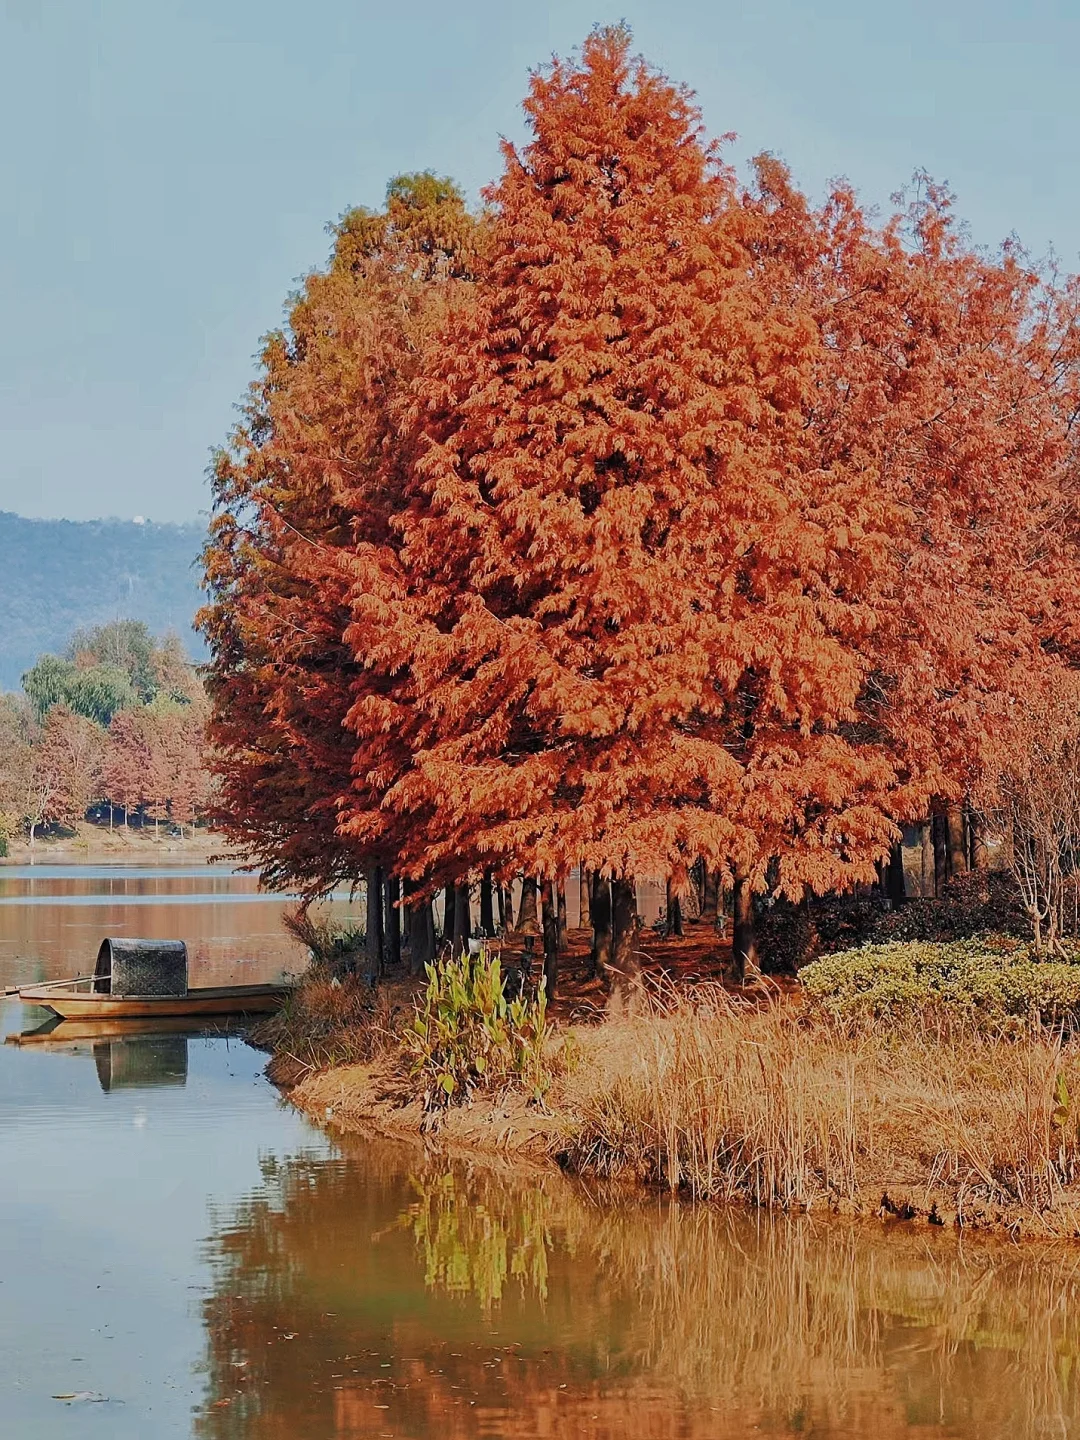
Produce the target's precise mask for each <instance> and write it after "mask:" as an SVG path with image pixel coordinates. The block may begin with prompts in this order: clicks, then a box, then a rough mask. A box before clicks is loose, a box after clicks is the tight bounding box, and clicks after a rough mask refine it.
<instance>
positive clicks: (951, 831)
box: [945, 800, 968, 876]
mask: <svg viewBox="0 0 1080 1440" xmlns="http://www.w3.org/2000/svg"><path fill="white" fill-rule="evenodd" d="M945 837H946V841H947V843H948V847H949V875H950V876H954V875H966V874H967V869H968V859H967V847H966V846H965V845H964V807H963V806H962V805H961V804H959V803H958V802H957V801H955V800H950V801H949V803H948V804H947V805H946V807H945Z"/></svg>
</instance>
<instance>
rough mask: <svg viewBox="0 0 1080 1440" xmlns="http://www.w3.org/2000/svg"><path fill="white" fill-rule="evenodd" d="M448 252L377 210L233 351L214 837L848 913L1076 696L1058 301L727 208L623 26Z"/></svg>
mask: <svg viewBox="0 0 1080 1440" xmlns="http://www.w3.org/2000/svg"><path fill="white" fill-rule="evenodd" d="M525 115H526V120H527V123H528V126H529V131H530V136H529V140H528V143H527V144H526V145H525V146H524V147H523V148H521V149H520V150H519V149H518V148H516V147H514V146H513V145H510V144H509V143H504V145H503V162H504V164H503V173H502V176H501V178H500V179H499V180H498V181H497V182H496V183H495V184H493V185H492V186H491V187H490V188H489V189H488V190H487V191H486V192H485V196H484V199H485V206H486V208H485V211H484V213H483V216H482V217H480V218H476V217H473V216H471V215H470V213H469V212H468V210H467V208H466V206H465V204H464V202H463V200H462V197H461V195H460V193H459V192H458V191H457V190H456V188H455V187H454V186H453V185H452V183H451V182H450V181H448V180H444V179H438V178H437V177H435V176H434V175H431V174H428V173H425V174H422V175H412V176H403V177H399V178H398V179H397V180H394V181H391V183H390V186H389V187H388V191H387V203H386V207H385V209H384V210H383V211H381V212H378V213H373V212H369V211H366V210H355V211H351V212H349V213H348V214H347V215H346V216H345V217H343V219H342V221H341V222H340V223H339V224H338V225H337V226H336V227H335V228H334V232H333V233H334V248H333V252H332V254H331V257H330V263H329V265H328V266H327V268H326V269H325V270H323V271H319V272H316V273H314V274H313V275H311V276H310V277H309V278H308V280H307V281H306V282H305V285H304V287H303V289H302V291H301V293H300V294H299V295H298V296H297V297H296V298H295V300H294V301H293V303H292V305H291V308H290V311H289V316H288V324H287V327H286V328H285V329H284V330H283V331H281V332H278V333H275V334H274V335H271V336H270V337H269V338H268V340H267V342H266V345H265V347H264V350H263V355H262V371H261V375H260V378H259V379H258V380H257V381H256V383H255V385H254V387H253V389H252V392H251V395H250V398H249V404H248V409H247V414H246V419H245V422H244V423H243V424H242V425H241V427H240V428H239V429H238V431H237V432H236V434H235V435H234V436H233V439H232V442H231V444H230V447H229V449H228V450H226V451H224V452H222V454H221V455H220V456H219V458H218V460H217V463H216V466H215V472H214V481H215V493H216V509H215V518H214V522H213V528H212V535H211V539H210V542H209V544H208V547H207V550H206V554H205V562H206V573H207V584H208V588H209V591H210V603H209V605H208V606H207V608H206V610H205V611H204V612H203V618H202V625H203V629H204V632H205V633H206V635H207V638H208V640H209V643H210V647H211V651H212V656H213V658H212V662H211V666H210V672H209V674H210V680H209V687H210V694H211V698H212V702H213V707H214V710H213V722H212V728H213V736H214V740H215V743H216V745H217V747H218V756H219V761H218V763H219V766H220V773H221V778H222V785H223V789H222V810H221V819H222V823H224V825H225V826H226V827H227V828H228V829H229V831H230V833H231V834H233V835H234V836H235V837H236V838H237V839H239V840H241V841H242V842H243V843H244V844H246V845H248V846H249V847H251V849H252V851H253V853H254V855H255V857H256V859H257V861H258V863H260V864H261V865H262V867H263V869H264V872H265V873H266V874H267V875H268V876H269V877H270V878H273V879H281V878H286V877H287V878H289V879H291V880H293V881H296V882H299V883H300V884H301V885H302V886H303V887H305V888H306V889H307V890H308V891H309V892H310V893H316V892H318V891H319V890H320V889H324V888H326V887H328V886H329V885H330V884H332V883H334V882H335V880H337V879H339V878H341V877H342V876H356V875H358V874H359V873H361V872H362V871H364V870H366V869H368V868H369V867H371V866H375V865H377V866H381V867H385V868H386V869H387V870H388V871H390V872H392V873H394V874H395V875H398V876H400V877H402V878H404V879H406V880H408V881H410V882H411V883H412V884H413V885H414V886H415V887H417V891H418V893H421V894H427V893H430V892H431V891H432V890H433V889H434V887H435V886H437V885H444V884H456V883H459V882H461V881H463V880H466V879H468V878H469V877H471V876H475V875H477V874H479V873H482V872H486V873H493V874H495V875H496V876H501V877H503V878H508V877H510V876H511V875H513V874H520V873H523V872H524V873H526V874H529V875H537V874H539V875H544V876H547V877H549V878H551V879H554V880H558V879H560V878H561V877H563V876H565V875H566V874H567V873H568V872H569V870H570V869H571V868H572V867H573V866H575V865H577V864H579V863H580V864H584V865H585V866H586V867H587V868H588V869H590V870H593V871H597V872H599V873H601V874H604V875H607V876H610V877H612V878H613V880H614V881H615V882H617V883H623V882H626V881H628V880H629V878H630V877H632V876H634V875H635V874H641V873H654V874H657V873H658V874H661V875H668V876H670V877H671V878H672V882H673V884H674V886H675V889H676V891H678V889H679V888H681V887H685V885H686V883H687V877H688V875H689V873H690V871H691V868H692V867H694V866H695V865H698V866H700V865H704V866H705V867H706V868H707V869H708V870H709V871H710V872H719V873H720V874H721V875H722V876H724V877H726V879H727V881H728V883H729V884H731V885H733V886H735V887H736V888H737V889H740V890H741V891H742V892H745V894H746V895H748V894H749V892H750V891H763V890H766V889H771V890H772V891H774V892H775V893H777V894H782V895H786V896H788V897H790V898H792V899H798V898H799V897H800V896H801V895H802V894H803V893H804V892H805V891H806V890H807V889H810V890H813V891H817V892H821V891H824V890H827V889H843V888H847V887H850V886H853V885H855V884H857V883H860V882H862V881H866V880H869V879H871V878H873V877H874V876H875V874H876V871H877V867H878V866H879V865H880V863H881V862H882V860H883V859H884V858H885V857H887V856H888V854H889V851H890V848H891V846H892V845H893V844H894V842H895V840H896V838H897V836H898V833H899V831H898V826H899V824H900V823H902V822H904V821H906V820H910V819H914V818H917V817H921V816H924V815H925V814H926V812H927V808H928V806H929V804H930V802H931V799H932V797H935V796H938V797H946V798H948V797H958V796H961V795H963V794H964V793H966V791H967V790H968V789H969V788H970V787H971V786H972V785H973V784H974V783H975V781H976V779H977V777H978V775H979V773H980V772H981V771H982V770H983V769H985V766H986V764H987V763H988V757H989V755H990V753H991V751H992V749H993V746H994V745H995V744H996V743H997V740H998V738H1000V736H1001V735H1002V734H1004V733H1005V732H1006V731H1007V730H1008V729H1009V727H1010V725H1011V724H1012V718H1011V717H1013V716H1014V715H1015V713H1016V707H1017V706H1018V705H1022V704H1023V703H1024V702H1025V699H1027V698H1028V697H1030V696H1031V695H1033V694H1034V693H1038V692H1041V691H1043V690H1047V689H1048V687H1052V686H1053V684H1054V682H1055V676H1056V675H1057V674H1059V672H1061V671H1062V670H1063V669H1064V668H1067V667H1069V666H1071V665H1072V664H1073V663H1074V662H1075V659H1076V655H1077V638H1078V637H1077V604H1078V595H1080V587H1078V586H1077V584H1076V577H1077V573H1078V559H1080V555H1078V543H1080V531H1078V520H1077V516H1078V513H1080V511H1078V506H1077V498H1078V497H1077V486H1078V484H1080V468H1078V465H1077V455H1076V440H1075V433H1074V429H1075V427H1074V424H1073V422H1074V419H1075V416H1076V414H1077V413H1078V405H1077V402H1078V398H1080V389H1078V387H1080V324H1078V311H1077V307H1078V296H1080V292H1078V289H1077V284H1076V282H1075V281H1074V280H1072V279H1069V278H1062V277H1060V276H1059V275H1057V274H1056V273H1054V272H1053V271H1046V270H1040V269H1039V268H1038V267H1036V266H1034V265H1032V264H1031V263H1030V261H1029V260H1028V259H1027V258H1026V257H1025V256H1024V255H1023V254H1022V253H1021V252H1020V251H1019V249H1018V248H1017V247H1016V246H1015V245H1012V244H1010V245H1008V246H1006V247H1004V249H1003V250H1002V251H1001V253H1000V254H998V255H996V256H991V255H986V254H983V253H982V252H978V251H976V250H974V249H973V248H972V247H971V245H970V244H969V242H968V241H967V240H966V239H965V236H964V232H963V229H962V227H961V226H960V225H959V224H958V223H957V222H956V220H955V218H954V215H953V206H952V200H951V197H950V196H949V195H948V193H947V192H945V191H944V190H943V189H941V188H940V187H938V186H935V185H934V184H932V183H931V182H930V181H929V180H927V179H926V177H917V178H916V184H915V189H914V192H913V194H912V195H911V196H910V197H909V200H908V202H906V204H905V205H904V206H903V207H902V208H901V210H900V211H899V213H898V214H897V215H896V216H895V217H893V218H891V219H889V220H888V221H887V222H886V223H885V224H883V225H878V224H875V223H874V222H873V221H872V220H871V219H870V218H869V217H868V216H867V215H866V214H865V212H864V211H863V210H862V209H861V207H860V205H859V202H858V199H857V197H856V196H855V194H854V193H853V192H852V190H851V189H850V188H849V187H847V186H845V185H838V186H836V187H834V188H833V190H832V191H831V193H830V194H829V195H828V196H827V198H826V200H825V202H824V203H823V204H822V205H821V206H818V207H815V206H814V205H812V204H811V203H810V202H809V201H808V200H807V198H806V197H805V196H804V195H803V194H802V193H801V192H800V191H799V190H798V188H797V186H796V185H795V183H794V181H793V180H792V177H791V176H790V175H789V173H788V172H787V170H786V169H785V168H784V167H783V166H782V165H781V164H780V163H779V162H778V161H776V160H775V159H773V158H772V157H769V156H764V157H762V158H761V159H759V161H758V162H757V164H756V166H755V170H754V175H753V177H752V179H751V181H750V182H749V183H746V184H741V183H740V182H739V180H738V177H737V176H736V175H735V173H734V172H733V171H732V170H731V169H730V168H729V167H728V166H727V165H726V164H725V163H724V161H723V159H722V155H721V152H720V148H719V147H718V145H717V144H716V143H715V142H713V141H711V140H709V139H708V137H707V136H706V134H705V132H704V130H703V126H702V122H701V117H700V114H699V112H698V110H697V109H696V107H695V105H694V102H693V98H692V97H691V96H690V94H689V93H688V92H687V91H686V90H685V89H683V88H682V87H680V86H678V85H676V84H673V83H672V82H671V81H669V80H668V79H667V78H666V77H664V76H663V75H661V74H660V73H659V72H657V71H656V70H655V69H654V68H653V67H651V66H650V65H649V64H647V63H646V62H645V61H644V60H642V59H640V58H637V57H635V56H634V54H633V52H632V46H631V40H630V36H629V34H628V33H627V31H626V30H625V29H624V28H623V27H613V28H599V29H597V30H595V31H594V32H593V33H592V34H591V35H590V36H589V37H588V39H587V40H586V42H585V44H584V46H583V47H582V50H581V52H580V55H578V56H574V57H571V58H570V59H566V60H562V59H556V60H555V61H553V62H552V64H551V65H550V66H548V67H546V68H544V69H542V70H540V71H537V72H536V73H535V74H534V75H533V77H532V80H531V83H530V86H529V91H528V95H527V97H526V101H525Z"/></svg>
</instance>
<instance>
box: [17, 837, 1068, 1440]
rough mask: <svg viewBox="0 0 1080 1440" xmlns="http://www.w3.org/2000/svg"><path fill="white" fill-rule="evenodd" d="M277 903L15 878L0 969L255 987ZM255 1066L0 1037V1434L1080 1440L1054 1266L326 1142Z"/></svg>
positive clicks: (265, 975)
mask: <svg viewBox="0 0 1080 1440" xmlns="http://www.w3.org/2000/svg"><path fill="white" fill-rule="evenodd" d="M284 903H285V902H284V901H283V900H282V899H281V898H280V897H272V896H263V895H260V894H259V893H258V892H257V890H256V888H255V885H254V882H253V881H252V880H251V879H250V877H244V876H238V875H235V874H233V873H232V872H230V871H229V870H228V869H227V868H224V867H221V868H216V869H215V868H211V867H198V868H195V867H183V866H174V867H170V868H166V867H161V868H156V867H146V868H143V869H138V870H136V869H133V868H129V869H125V868H124V867H114V866H109V867H91V866H85V867H80V866H70V867H60V866H56V867H49V866H35V867H33V873H30V871H29V870H28V869H17V868H15V867H9V868H7V869H3V870H0V981H2V982H3V983H12V982H13V981H28V980H31V979H51V978H56V977H58V976H60V975H62V974H64V973H65V972H66V971H67V970H71V969H74V968H85V965H86V963H87V960H86V959H84V957H87V958H92V956H93V953H94V951H95V950H96V946H97V943H98V941H99V940H100V939H101V937H102V936H103V935H105V934H128V935H134V934H148V935H157V936H181V937H183V938H186V939H188V941H189V943H190V945H191V950H192V955H193V971H194V976H193V978H194V979H195V980H196V983H210V980H211V978H213V979H214V980H218V981H220V982H221V983H224V982H225V981H227V980H230V979H250V980H263V979H273V978H275V977H276V976H277V975H280V974H281V973H283V972H287V971H289V970H296V969H297V968H298V967H299V965H300V963H301V961H302V957H301V956H300V955H299V954H298V952H297V950H296V948H295V946H293V945H292V943H291V942H290V941H288V940H287V939H286V938H285V937H284V935H283V934H282V933H281V930H280V914H281V910H282V908H283V905H284ZM340 903H341V902H339V904H340ZM76 960H77V961H78V962H79V963H78V964H74V963H73V962H74V961H76ZM44 1018H45V1017H44V1015H43V1014H42V1013H41V1012H34V1011H27V1010H25V1009H24V1008H23V1007H19V1006H14V1005H11V1004H10V1003H9V1004H6V1005H3V1006H2V1007H0V1028H3V1030H4V1032H5V1034H11V1033H17V1032H19V1031H25V1030H31V1029H33V1028H34V1026H35V1024H36V1023H38V1022H40V1021H41V1020H42V1019H44ZM264 1063H265V1057H264V1056H262V1055H260V1054H259V1053H257V1052H256V1051H254V1050H252V1049H251V1048H250V1047H248V1046H247V1045H246V1044H244V1043H243V1042H242V1041H241V1040H238V1039H237V1038H236V1037H230V1036H221V1035H219V1036H213V1035H205V1034H199V1033H186V1034H185V1033H171V1034H169V1033H166V1034H160V1035H142V1034H140V1035H135V1036H132V1037H131V1038H129V1039H126V1040H116V1039H110V1040H94V1038H93V1037H92V1036H91V1037H89V1038H81V1037H80V1038H79V1039H77V1040H74V1041H71V1042H66V1043H65V1042H64V1041H63V1036H62V1027H61V1030H60V1032H57V1033H56V1034H54V1035H53V1036H51V1037H50V1039H49V1041H48V1042H47V1043H29V1044H25V1045H18V1046H16V1045H11V1044H5V1045H3V1046H0V1435H2V1436H4V1437H5V1440H6V1437H8V1436H10V1437H12V1440H61V1437H62V1440H68V1437H71V1440H83V1437H103V1440H105V1437H108V1440H136V1437H138V1440H164V1437H201V1440H328V1437H331V1436H333V1437H368V1436H371V1437H384V1436H385V1437H390V1436H394V1437H414V1440H428V1437H435V1440H466V1437H469V1440H471V1437H481V1436H483V1437H503V1436H505V1437H522V1440H524V1437H541V1436H544V1437H553V1440H554V1437H560V1440H561V1437H570V1440H577V1437H588V1440H616V1437H642V1440H669V1437H670V1440H676V1437H680V1440H706V1437H717V1440H724V1437H736V1436H739V1437H742V1436H747V1435H753V1434H761V1435H773V1436H788V1435H792V1436H794V1435H801V1436H807V1435H812V1436H814V1437H818V1440H832V1437H841V1436H843V1437H852V1440H854V1437H864V1436H867V1435H873V1436H874V1437H875V1440H891V1437H916V1436H918V1437H920V1440H939V1437H940V1440H945V1437H980V1440H982V1437H1001V1440H1005V1437H1010V1440H1013V1437H1032V1440H1034V1437H1045V1436H1062V1437H1066V1436H1074V1435H1080V1274H1078V1271H1080V1251H1078V1250H1075V1249H1071V1248H1070V1249H1065V1250H1058V1251H1048V1250H1038V1249H1034V1248H1030V1247H1009V1246H1006V1245H1000V1244H998V1245H990V1244H987V1243H980V1242H978V1241H967V1242H960V1241H958V1240H957V1239H956V1238H955V1237H954V1236H953V1235H951V1234H942V1233H938V1232H932V1231H921V1232H910V1231H908V1232H905V1231H904V1229H903V1227H900V1228H899V1229H897V1230H896V1231H895V1233H892V1234H889V1235H886V1234H884V1233H882V1232H881V1231H880V1230H879V1229H878V1228H877V1227H876V1226H870V1225H865V1226H861V1227H860V1226H853V1225H847V1224H844V1223H840V1222H830V1221H829V1220H827V1219H824V1218H823V1219H821V1220H818V1219H816V1218H814V1217H802V1218H800V1219H783V1218H780V1219H769V1218H767V1217H764V1216H758V1217H754V1216H750V1217H747V1216H744V1215H734V1214H728V1213H724V1212H722V1211H719V1210H715V1209H708V1208H699V1209H691V1208H689V1207H684V1206H680V1205H677V1204H671V1203H669V1202H667V1201H663V1200H658V1199H657V1198H655V1197H642V1196H628V1195H627V1194H626V1193H620V1192H617V1191H612V1190H605V1189H604V1188H603V1187H597V1186H586V1185H580V1184H577V1183H574V1182H571V1181H570V1180H568V1179H565V1178H564V1177H562V1176H560V1175H558V1174H547V1173H536V1174H521V1173H517V1172H515V1171H513V1170H511V1169H509V1168H507V1169H503V1168H500V1167H498V1166H494V1167H493V1166H491V1165H489V1164H486V1163H479V1162H469V1161H467V1160H461V1159H454V1160H449V1159H447V1158H445V1157H443V1156H440V1154H439V1153H438V1152H437V1151H435V1150H432V1149H424V1148H422V1147H420V1146H405V1145H395V1144H391V1143H389V1142H385V1141H374V1140H364V1141H360V1140H333V1139H331V1138H328V1137H327V1136H326V1135H324V1134H323V1133H322V1132H321V1131H319V1130H317V1129H315V1128H314V1127H313V1126H311V1125H310V1124H309V1123H308V1122H307V1121H306V1120H305V1119H303V1118H302V1117H301V1116H300V1115H298V1114H297V1113H296V1112H295V1111H294V1110H292V1109H291V1108H290V1107H289V1106H288V1105H287V1104H284V1103H283V1102H282V1101H281V1100H280V1098H279V1097H278V1095H277V1094H276V1092H275V1091H274V1090H273V1089H272V1088H271V1087H270V1086H269V1085H268V1084H267V1083H266V1081H265V1079H264V1078H263V1075H262V1068H263V1065H264ZM55 1397H66V1398H55Z"/></svg>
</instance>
